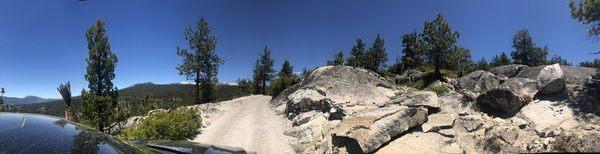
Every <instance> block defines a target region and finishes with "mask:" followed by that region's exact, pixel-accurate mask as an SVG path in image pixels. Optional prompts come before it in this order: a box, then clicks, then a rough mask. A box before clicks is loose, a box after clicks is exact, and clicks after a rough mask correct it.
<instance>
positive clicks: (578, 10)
mask: <svg viewBox="0 0 600 154" xmlns="http://www.w3.org/2000/svg"><path fill="white" fill-rule="evenodd" d="M569 9H570V10H571V17H573V18H574V19H576V20H577V21H579V22H580V23H581V24H584V25H588V26H589V29H588V35H589V36H590V37H594V38H596V39H597V38H598V36H599V35H600V1H598V0H581V1H580V2H579V3H578V4H576V3H575V2H573V1H572V0H571V1H569Z"/></svg>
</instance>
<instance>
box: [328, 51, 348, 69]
mask: <svg viewBox="0 0 600 154" xmlns="http://www.w3.org/2000/svg"><path fill="white" fill-rule="evenodd" d="M327 65H330V66H337V65H344V53H342V52H341V51H340V52H338V53H337V54H335V55H334V59H333V60H328V61H327Z"/></svg>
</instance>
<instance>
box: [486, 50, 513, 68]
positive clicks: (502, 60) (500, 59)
mask: <svg viewBox="0 0 600 154" xmlns="http://www.w3.org/2000/svg"><path fill="white" fill-rule="evenodd" d="M510 64H511V62H510V59H509V58H508V56H507V55H506V53H504V52H502V53H501V54H500V55H496V56H494V58H492V63H491V65H492V67H498V66H502V65H510Z"/></svg>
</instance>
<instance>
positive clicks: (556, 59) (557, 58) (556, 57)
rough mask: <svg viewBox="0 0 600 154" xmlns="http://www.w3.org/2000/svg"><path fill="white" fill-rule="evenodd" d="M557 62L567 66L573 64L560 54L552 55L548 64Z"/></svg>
mask: <svg viewBox="0 0 600 154" xmlns="http://www.w3.org/2000/svg"><path fill="white" fill-rule="evenodd" d="M556 63H558V64H560V65H566V66H571V65H572V64H571V63H569V62H568V61H567V59H564V58H563V57H561V56H559V55H554V56H552V58H550V60H549V61H548V65H551V64H556Z"/></svg>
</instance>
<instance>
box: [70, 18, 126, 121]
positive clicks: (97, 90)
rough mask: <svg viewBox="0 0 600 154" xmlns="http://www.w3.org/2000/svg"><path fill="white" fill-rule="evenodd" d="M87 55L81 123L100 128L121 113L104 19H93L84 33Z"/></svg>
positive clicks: (117, 117) (114, 63)
mask: <svg viewBox="0 0 600 154" xmlns="http://www.w3.org/2000/svg"><path fill="white" fill-rule="evenodd" d="M85 36H86V38H87V43H88V49H89V55H88V58H87V59H86V62H87V73H86V74H85V80H87V81H88V88H89V90H87V91H86V90H85V89H84V90H83V91H82V92H81V97H82V101H83V108H82V109H81V112H82V115H83V119H82V120H83V123H84V124H88V125H91V126H93V127H95V128H96V129H98V130H99V131H101V132H103V131H105V130H107V129H109V127H110V126H109V125H110V124H113V123H115V122H118V121H121V120H124V118H125V116H124V115H121V113H120V112H119V111H118V110H116V109H117V107H118V102H117V98H118V96H119V94H118V92H117V88H116V87H113V83H112V80H113V79H114V78H115V73H114V72H115V66H116V63H117V56H116V55H115V54H114V53H113V52H112V51H111V49H110V43H109V42H108V35H107V34H106V30H105V29H104V22H103V21H102V20H97V21H96V23H95V24H93V25H92V26H91V27H90V28H88V30H87V32H86V33H85Z"/></svg>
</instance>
